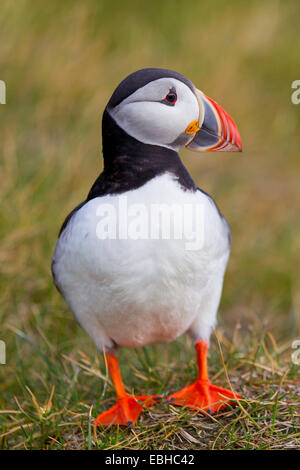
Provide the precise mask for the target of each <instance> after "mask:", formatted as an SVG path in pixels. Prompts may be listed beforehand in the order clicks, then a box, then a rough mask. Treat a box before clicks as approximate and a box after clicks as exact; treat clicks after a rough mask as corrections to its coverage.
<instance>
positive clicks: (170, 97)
mask: <svg viewBox="0 0 300 470" xmlns="http://www.w3.org/2000/svg"><path fill="white" fill-rule="evenodd" d="M176 101H177V93H176V91H175V89H171V90H170V91H169V93H168V94H167V95H166V97H165V98H164V99H163V102H164V103H165V104H168V105H169V106H174V105H175V103H176Z"/></svg>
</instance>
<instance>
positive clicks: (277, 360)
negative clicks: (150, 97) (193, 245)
mask: <svg viewBox="0 0 300 470" xmlns="http://www.w3.org/2000/svg"><path fill="white" fill-rule="evenodd" d="M203 3H204V2H200V1H199V2H194V3H193V4H187V2H185V1H176V0H173V1H168V0H165V1H163V2H158V1H157V2H156V1H154V2H145V3H143V5H142V6H141V2H138V1H137V0H136V1H131V2H126V3H125V2H121V1H117V0H116V1H115V2H113V5H112V3H111V2H108V1H101V2H100V1H92V0H91V1H90V2H87V3H83V2H80V1H76V0H73V1H68V0H66V1H65V2H59V1H58V0H57V1H56V0H53V1H51V2H48V3H47V4H46V3H45V2H42V1H41V0H37V1H36V2H29V1H26V0H20V1H19V2H18V3H14V2H10V1H9V0H3V1H2V3H1V14H0V15H1V16H0V79H1V80H5V82H6V85H7V104H6V105H1V106H0V123H1V126H0V135H1V147H0V174H1V185H0V198H1V213H0V238H1V243H0V263H1V272H0V292H1V311H0V325H1V331H0V339H1V340H4V341H5V342H6V345H7V364H6V365H0V392H1V394H0V447H1V448H3V449H7V448H10V449H12V448H16V449H22V448H26V449H30V448H34V449H36V448H51V449H57V448H63V449H68V448H72V449H79V448H92V449H94V448H100V449H108V448H114V449H117V448H127V449H128V448H131V449H141V448H155V449H162V448H166V449H167V448H168V449H212V448H214V449H220V448H222V449H223V448H226V449H227V448H228V449H265V448H266V449H282V448H300V428H299V416H300V413H299V404H300V400H299V395H300V385H299V384H300V380H299V371H300V369H299V366H296V365H293V364H292V361H291V353H292V349H291V343H292V340H294V339H297V338H298V339H299V338H300V316H299V308H300V295H299V276H298V266H299V262H300V259H299V253H300V250H299V248H300V247H299V236H298V234H299V228H300V227H299V225H300V224H299V214H298V212H297V204H296V201H297V200H299V195H300V194H299V193H300V190H299V175H298V171H299V148H300V137H299V131H298V129H299V124H300V105H299V106H295V105H293V104H292V103H291V100H290V95H291V89H290V86H291V83H292V81H293V80H296V79H299V78H300V77H299V50H300V41H299V14H300V6H299V2H297V1H296V0H295V1H292V0H290V1H265V2H259V1H250V2H240V1H232V2H225V1H222V0H220V1H211V2H205V3H204V4H203ZM144 66H158V67H166V68H172V69H175V70H177V71H179V72H182V73H183V74H184V75H186V76H187V77H189V78H190V79H191V80H193V81H194V83H195V84H196V85H197V86H198V87H199V88H200V89H202V90H203V91H205V92H206V93H207V94H208V95H209V96H211V97H213V98H214V99H216V100H217V101H219V102H220V104H222V105H223V106H224V108H225V109H226V110H227V111H228V112H230V114H232V116H233V117H234V118H235V120H236V121H237V123H238V125H239V129H240V131H241V135H242V139H243V144H244V149H245V150H244V153H243V154H242V156H240V155H235V154H232V155H231V154H228V155H227V154H223V155H222V154H210V155H209V156H208V155H206V154H204V155H197V154H192V153H188V152H182V157H183V160H184V163H185V164H186V166H187V168H188V169H189V171H190V172H191V173H192V175H193V177H194V179H195V180H196V182H197V183H198V184H199V185H200V187H202V188H203V189H204V190H206V191H208V192H210V193H211V194H212V195H213V196H214V197H215V199H216V200H217V202H218V204H219V206H220V208H221V210H222V211H223V212H224V214H225V215H226V217H227V219H228V221H229V223H230V226H231V229H232V233H233V246H232V254H231V259H230V263H229V267H228V271H227V274H226V280H225V286H224V295H223V299H222V304H221V308H220V322H219V328H218V331H217V335H218V338H219V341H220V345H221V348H222V351H223V360H222V356H221V355H220V350H219V346H218V342H217V341H216V339H213V342H212V350H211V355H210V368H211V376H212V378H214V380H215V382H216V383H217V384H220V385H225V386H228V383H227V382H228V379H229V380H230V381H231V383H232V386H233V387H234V388H235V390H236V391H239V392H241V393H242V394H243V398H244V400H242V401H241V402H240V403H239V404H237V406H236V407H235V408H233V409H232V410H229V411H227V412H224V413H222V414H220V415H217V416H216V417H209V416H201V415H194V414H193V413H190V412H186V411H183V410H181V409H179V408H175V407H171V406H168V405H167V404H166V403H162V404H160V405H158V406H157V407H156V408H153V409H152V410H149V411H145V413H144V414H143V416H142V418H141V420H140V422H139V424H138V425H137V427H136V428H135V429H134V430H133V431H130V430H121V429H115V428H112V429H110V430H105V431H101V430H97V431H95V430H94V428H93V426H92V417H94V416H96V415H97V414H98V413H99V411H100V410H103V409H106V408H107V407H108V406H109V405H111V404H112V403H113V395H114V394H113V390H112V386H111V383H110V382H109V381H108V380H107V378H106V372H105V368H104V364H103V360H102V358H99V357H98V355H97V352H96V350H95V347H94V346H93V345H92V343H91V341H90V340H89V339H88V337H87V336H86V335H85V333H84V332H83V331H82V330H81V329H80V328H79V327H78V326H77V325H76V324H75V322H74V321H73V319H72V317H71V314H70V313H69V312H68V310H67V308H66V306H65V304H64V302H63V300H62V299H61V298H60V296H59V295H58V293H57V292H56V290H55V288H54V286H53V284H52V280H51V275H50V260H51V254H52V251H53V247H54V245H55V241H56V237H57V232H58V229H59V227H60V224H61V222H62V220H63V219H64V217H65V215H66V214H67V213H68V212H69V211H70V210H71V209H72V208H73V207H74V206H75V205H76V204H77V203H78V202H79V201H81V200H82V199H83V198H84V197H85V195H86V193H87V191H88V189H89V187H90V186H91V184H92V182H93V180H94V179H95V177H96V174H97V173H98V172H99V171H100V168H101V160H100V150H99V147H100V117H101V113H102V111H103V109H104V106H105V104H106V102H107V100H108V98H109V96H110V94H111V93H112V91H113V89H114V87H115V86H116V85H117V84H118V83H119V81H120V80H121V79H122V78H123V77H124V76H126V75H127V74H128V73H130V72H132V71H134V70H136V69H138V68H141V67H144ZM120 359H121V366H122V370H123V372H124V379H125V381H126V384H127V385H128V390H129V391H131V390H133V389H134V390H135V391H138V392H140V393H142V392H152V393H159V392H164V393H166V392H168V391H174V390H176V389H178V388H179V387H180V386H182V385H184V384H186V383H188V382H191V381H192V379H193V378H194V377H195V374H196V369H195V357H194V351H193V348H192V346H191V344H190V343H189V341H188V340H187V339H186V338H181V339H180V340H179V341H178V342H177V343H176V344H171V345H169V346H153V347H149V348H146V349H145V350H140V351H128V350H124V351H121V354H120Z"/></svg>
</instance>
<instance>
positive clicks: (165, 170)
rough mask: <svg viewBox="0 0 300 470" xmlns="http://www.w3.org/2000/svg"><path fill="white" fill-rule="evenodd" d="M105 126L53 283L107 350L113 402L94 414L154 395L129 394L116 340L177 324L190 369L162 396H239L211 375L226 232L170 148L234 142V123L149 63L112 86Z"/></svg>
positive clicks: (172, 334) (194, 402) (210, 405)
mask: <svg viewBox="0 0 300 470" xmlns="http://www.w3.org/2000/svg"><path fill="white" fill-rule="evenodd" d="M102 138H103V158H104V169H103V171H102V173H101V174H100V175H99V176H98V178H97V179H96V181H95V183H94V184H93V186H92V188H91V190H90V192H89V193H88V196H87V198H86V200H85V201H84V202H82V203H81V204H79V205H78V206H77V207H76V208H75V209H74V210H73V211H72V212H71V213H70V214H69V215H68V216H67V218H66V220H65V221H64V223H63V225H62V228H61V230H60V234H59V238H58V241H57V244H56V247H55V251H54V255H53V260H52V273H53V279H54V283H55V285H56V287H57V289H58V290H59V292H60V293H61V294H62V296H63V297H64V299H65V300H66V302H67V304H68V306H69V307H70V310H71V311H72V313H73V315H74V317H75V319H76V320H77V321H78V323H79V324H80V325H81V326H82V328H83V329H84V330H85V331H86V332H87V334H88V335H89V336H90V337H91V339H92V340H93V341H94V342H95V344H96V346H97V348H98V349H99V350H100V351H102V352H103V353H104V356H105V360H106V364H107V366H108V370H109V373H110V375H111V378H112V381H113V383H114V386H115V390H116V395H117V401H116V404H115V405H114V406H113V407H112V408H110V409H109V410H107V411H105V412H103V413H102V414H100V415H99V416H98V417H97V418H96V424H98V425H100V424H101V425H110V424H122V425H127V426H131V425H133V424H134V423H135V422H136V420H137V418H138V417H139V415H140V413H141V411H142V410H143V407H145V406H146V407H147V406H151V405H153V404H154V403H155V401H156V400H158V399H159V398H160V397H159V396H155V395H154V396H131V395H128V393H127V392H126V391H125V388H124V385H123V382H122V378H121V374H120V370H119V365H118V359H117V355H116V354H117V350H118V348H119V347H128V348H136V347H140V346H145V345H147V344H153V343H168V342H170V341H174V340H175V339H176V338H178V337H179V336H181V335H183V334H184V333H188V334H189V335H190V336H191V338H192V340H193V342H194V343H195V347H196V352H197V361H198V371H199V373H198V378H197V380H196V381H195V382H194V383H193V384H191V385H188V386H187V387H185V388H183V389H182V390H180V391H177V392H175V393H172V394H170V395H169V396H168V400H169V402H170V403H172V404H174V405H179V406H186V407H189V408H192V409H196V410H199V411H200V412H202V413H215V412H217V411H219V410H221V409H223V408H225V407H226V406H227V405H228V404H229V403H232V402H234V400H235V399H236V398H238V397H240V395H239V394H237V393H234V392H233V391H231V390H226V389H224V388H221V387H218V386H216V385H213V384H211V382H210V381H209V377H208V370H207V352H208V348H209V339H210V335H211V332H212V329H213V328H214V326H215V325H216V316H217V310H218V306H219V302H220V297H221V292H222V285H223V278H224V273H225V269H226V265H227V261H228V257H229V253H230V243H231V236H230V230H229V227H228V224H227V222H226V220H225V218H224V217H223V215H222V214H221V213H220V211H219V209H218V207H217V206H216V204H215V202H214V200H213V199H212V198H211V197H210V196H209V195H208V194H206V193H205V192H204V191H203V190H201V189H200V188H198V187H197V186H196V184H195V183H194V181H193V179H192V178H191V176H190V175H189V173H188V171H187V170H186V168H185V167H184V165H183V163H182V162H181V159H180V157H179V155H178V151H179V149H180V148H181V147H184V146H185V147H186V148H188V149H190V150H194V151H207V152H227V151H229V152H230V151H241V149H242V145H241V138H240V135H239V132H238V130H237V127H236V125H235V123H234V121H233V120H232V118H231V117H230V116H229V114H228V113H227V112H226V111H224V109H223V108H222V107H221V106H220V105H218V104H217V103H216V102H215V101H214V100H212V99H211V98H209V97H208V96H206V95H205V94H204V93H203V92H201V91H200V90H198V89H197V88H196V87H195V86H194V85H193V83H192V82H191V81H190V80H188V79H187V78H185V77H184V76H183V75H181V74H179V73H177V72H174V71H171V70H164V69H160V68H147V69H142V70H138V71H137V72H134V73H132V74H131V75H129V76H128V77H127V78H125V79H124V80H123V81H122V82H121V83H120V85H119V86H118V87H117V88H116V90H115V91H114V93H113V94H112V96H111V98H110V100H109V102H108V104H107V106H106V108H105V110H104V114H103V119H102Z"/></svg>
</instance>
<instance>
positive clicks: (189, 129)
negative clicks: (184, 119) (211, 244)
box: [185, 121, 200, 134]
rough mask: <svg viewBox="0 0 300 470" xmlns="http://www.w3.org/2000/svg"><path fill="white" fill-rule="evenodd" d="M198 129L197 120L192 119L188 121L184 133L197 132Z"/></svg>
mask: <svg viewBox="0 0 300 470" xmlns="http://www.w3.org/2000/svg"><path fill="white" fill-rule="evenodd" d="M199 129H200V127H199V121H192V122H190V123H189V125H188V126H187V128H186V130H185V133H186V134H195V133H196V132H198V131H199Z"/></svg>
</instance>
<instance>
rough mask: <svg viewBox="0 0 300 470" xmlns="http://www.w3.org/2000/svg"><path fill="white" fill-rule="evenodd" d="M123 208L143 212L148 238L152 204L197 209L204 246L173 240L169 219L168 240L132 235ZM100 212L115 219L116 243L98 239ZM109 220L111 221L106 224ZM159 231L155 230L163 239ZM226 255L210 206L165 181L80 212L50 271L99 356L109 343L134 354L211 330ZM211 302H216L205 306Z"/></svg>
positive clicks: (222, 227) (222, 228) (219, 222)
mask: <svg viewBox="0 0 300 470" xmlns="http://www.w3.org/2000/svg"><path fill="white" fill-rule="evenodd" d="M124 196H125V199H124ZM120 198H123V199H120ZM125 201H126V204H127V208H129V210H130V208H132V207H134V206H133V205H135V204H142V206H141V210H142V207H144V208H145V211H144V212H143V214H144V215H143V217H144V216H145V214H147V213H148V214H149V224H148V229H149V230H148V236H151V233H150V229H151V220H150V219H151V210H152V208H153V204H165V205H166V206H171V205H172V204H177V205H179V206H181V207H189V209H188V210H193V209H192V208H194V209H195V213H196V207H202V211H203V212H202V216H201V217H202V218H201V224H202V227H201V228H200V230H201V231H202V230H203V246H201V247H197V249H191V246H190V249H187V243H190V242H191V240H189V239H187V236H186V235H190V234H188V233H187V231H186V232H185V233H182V237H181V238H179V232H180V230H179V231H177V232H176V233H177V235H175V233H174V230H175V229H176V224H177V222H176V221H174V219H172V220H173V223H171V226H170V235H171V239H161V238H160V239H155V240H153V239H151V238H148V239H147V238H146V236H145V233H146V232H147V230H145V223H144V222H143V223H142V225H143V227H136V225H138V219H137V218H136V217H134V216H132V215H131V216H128V217H127V218H126V217H125V218H124V202H125ZM120 203H122V204H123V209H121V210H122V211H123V214H122V215H123V218H122V220H121V222H120V220H119V217H118V216H119V214H118V211H119V209H120ZM122 204H121V205H122ZM104 205H109V206H104ZM105 207H106V209H108V208H109V207H111V208H112V210H114V211H115V214H116V215H117V217H116V222H117V223H116V239H109V238H107V239H99V234H101V233H103V221H104V213H105V210H103V208H104V209H105ZM135 209H137V206H135ZM154 212H155V211H154ZM106 213H107V212H106ZM140 214H141V213H140ZM111 218H112V213H110V216H109V218H108V219H107V220H111ZM124 220H127V222H126V223H127V226H129V231H128V230H127V231H126V230H125V229H126V227H125V228H124V223H125V222H124ZM139 220H141V218H139ZM143 220H146V219H145V218H144V219H143ZM156 220H157V219H156ZM198 220H200V219H198ZM134 221H135V222H134ZM99 223H100V225H99ZM132 223H136V225H135V227H136V228H138V230H139V233H140V237H141V238H142V239H132V235H133V236H134V233H136V232H134V231H133V230H132V229H133V228H134V225H132ZM162 223H163V222H162V221H160V222H159V224H160V225H159V227H157V228H158V229H159V231H160V236H161V235H162V233H161V231H162V230H163V228H162V226H161V224H162ZM101 224H102V225H101ZM146 224H147V222H146ZM140 225H141V224H140ZM99 227H100V229H99ZM130 227H131V228H130ZM127 228H128V227H127ZM194 228H195V226H194ZM120 229H121V230H123V233H119V230H120ZM177 229H178V227H177ZM183 229H184V228H183ZM186 229H187V227H186ZM101 230H102V232H101ZM130 230H131V232H130ZM183 231H184V230H183ZM126 233H127V238H126ZM110 235H111V234H110ZM120 235H121V237H122V238H124V239H120ZM152 235H153V234H152ZM176 237H177V239H176ZM200 238H201V237H200ZM228 254H229V243H228V230H227V227H226V223H224V220H223V219H222V218H221V217H220V215H219V213H218V211H217V209H216V207H215V205H214V203H213V201H212V200H211V199H210V198H209V197H208V196H206V195H205V194H203V193H202V192H200V191H197V192H196V193H195V192H190V191H184V190H183V189H182V188H181V186H180V185H179V184H178V183H177V182H176V181H174V179H173V177H172V176H171V175H168V174H164V175H162V176H160V177H157V178H155V179H153V180H151V181H149V182H148V183H147V184H145V185H144V186H143V187H141V188H139V189H137V190H133V191H129V192H127V193H123V194H122V195H113V196H105V197H99V198H95V199H92V200H91V201H89V202H88V203H87V204H85V205H84V206H83V207H82V208H81V209H79V210H78V211H77V212H76V213H75V214H74V215H73V217H72V218H71V220H70V222H69V223H68V225H67V227H66V229H65V230H64V231H63V232H62V234H61V236H60V238H59V240H58V242H57V245H56V249H55V253H54V257H53V259H54V265H53V271H54V275H55V281H56V284H57V286H58V287H59V289H60V290H61V292H62V293H63V295H64V297H65V299H66V301H67V302H68V304H69V306H70V308H71V310H72V312H73V314H74V316H75V317H76V319H77V320H78V321H79V323H80V324H81V326H82V327H83V328H84V329H85V330H86V331H87V333H88V334H89V335H90V336H91V337H92V339H93V340H94V341H95V343H96V344H97V346H98V347H99V348H101V347H102V346H103V343H104V344H105V346H106V347H107V348H109V347H111V346H112V345H113V343H117V344H119V345H121V346H127V347H136V346H140V345H145V344H149V343H154V342H168V341H171V340H173V339H175V338H176V337H178V336H179V335H181V334H183V333H184V332H185V331H187V330H188V329H189V328H191V327H192V325H193V324H195V323H199V321H198V319H199V318H200V319H201V318H203V328H204V329H205V328H210V327H211V326H212V325H213V324H214V322H215V316H216V308H217V306H218V303H219V297H220V293H221V291H220V286H222V280H223V275H224V270H225V267H226V263H227V259H228ZM214 286H215V291H214ZM214 295H215V296H217V297H218V298H217V302H211V301H210V300H209V296H214ZM215 304H216V306H215ZM210 305H212V306H210ZM201 321H202V320H201ZM201 321H200V323H201Z"/></svg>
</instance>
